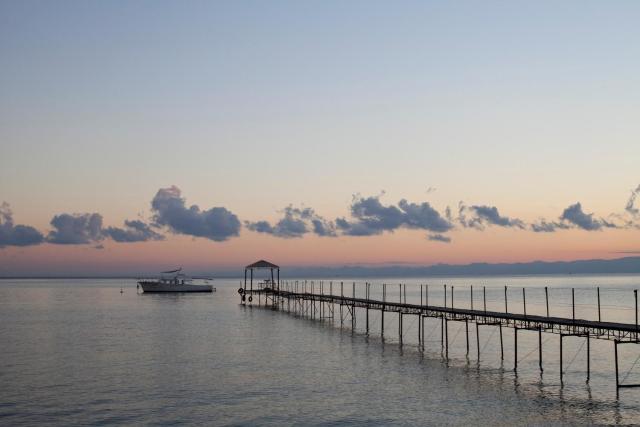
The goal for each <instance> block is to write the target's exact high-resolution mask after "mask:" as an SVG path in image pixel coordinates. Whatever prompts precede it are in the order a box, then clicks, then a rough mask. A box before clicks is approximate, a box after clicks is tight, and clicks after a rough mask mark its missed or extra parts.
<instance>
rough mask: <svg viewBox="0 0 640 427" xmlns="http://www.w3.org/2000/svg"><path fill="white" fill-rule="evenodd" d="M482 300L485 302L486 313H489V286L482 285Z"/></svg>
mask: <svg viewBox="0 0 640 427" xmlns="http://www.w3.org/2000/svg"><path fill="white" fill-rule="evenodd" d="M482 300H483V303H484V313H485V314H487V287H486V286H483V287H482Z"/></svg>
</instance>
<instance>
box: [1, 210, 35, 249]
mask: <svg viewBox="0 0 640 427" xmlns="http://www.w3.org/2000/svg"><path fill="white" fill-rule="evenodd" d="M42 242H44V236H43V235H42V233H40V232H39V231H38V230H36V229H35V228H33V227H30V226H28V225H21V224H18V225H14V223H13V212H11V208H10V207H9V204H8V203H6V202H3V203H2V205H0V248H3V247H5V246H32V245H38V244H40V243H42Z"/></svg>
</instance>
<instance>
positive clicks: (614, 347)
mask: <svg viewBox="0 0 640 427" xmlns="http://www.w3.org/2000/svg"><path fill="white" fill-rule="evenodd" d="M613 351H614V359H615V360H616V390H618V389H619V388H620V380H619V379H618V340H613Z"/></svg>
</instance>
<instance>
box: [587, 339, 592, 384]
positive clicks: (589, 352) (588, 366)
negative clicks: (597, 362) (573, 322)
mask: <svg viewBox="0 0 640 427" xmlns="http://www.w3.org/2000/svg"><path fill="white" fill-rule="evenodd" d="M589 335H590V334H589V332H587V382H589V380H590V379H591V344H590V339H589Z"/></svg>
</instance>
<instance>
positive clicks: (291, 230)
mask: <svg viewBox="0 0 640 427" xmlns="http://www.w3.org/2000/svg"><path fill="white" fill-rule="evenodd" d="M283 212H284V216H283V217H282V219H280V220H279V221H278V222H277V223H276V224H275V225H271V223H269V222H268V221H256V222H250V221H245V225H246V227H247V228H248V229H249V230H251V231H255V232H258V233H265V234H271V235H272V236H276V237H282V238H285V239H287V238H296V237H302V236H304V235H305V234H306V233H309V232H313V233H315V234H316V235H318V236H322V237H334V236H336V227H335V224H333V223H332V222H329V221H327V220H325V219H324V218H323V217H321V216H320V215H318V214H316V213H315V211H314V210H313V209H311V208H294V207H293V206H292V205H289V206H287V207H286V208H284V210H283Z"/></svg>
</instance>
